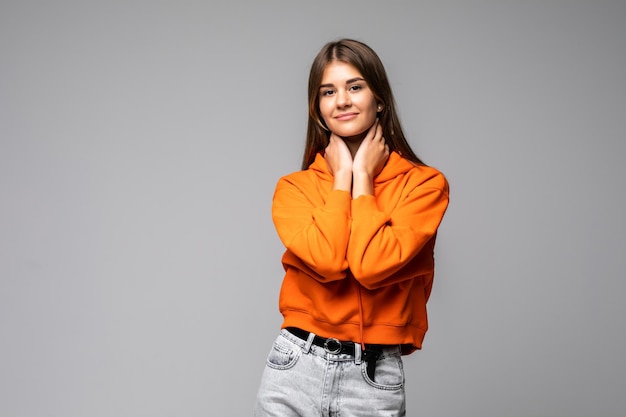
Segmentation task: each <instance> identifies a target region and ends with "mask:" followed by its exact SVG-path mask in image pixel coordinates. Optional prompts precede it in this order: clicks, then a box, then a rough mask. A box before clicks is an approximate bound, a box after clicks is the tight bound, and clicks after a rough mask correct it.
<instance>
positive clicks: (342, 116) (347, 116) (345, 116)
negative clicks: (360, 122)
mask: <svg viewBox="0 0 626 417" xmlns="http://www.w3.org/2000/svg"><path fill="white" fill-rule="evenodd" d="M357 116H358V113H341V114H338V115H337V116H335V119H337V120H341V121H346V120H352V119H354V118H355V117H357Z"/></svg>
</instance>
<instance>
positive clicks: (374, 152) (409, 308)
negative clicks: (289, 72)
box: [254, 39, 448, 417]
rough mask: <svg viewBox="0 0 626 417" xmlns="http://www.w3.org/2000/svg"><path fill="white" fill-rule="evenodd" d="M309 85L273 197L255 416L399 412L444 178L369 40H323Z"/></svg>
mask: <svg viewBox="0 0 626 417" xmlns="http://www.w3.org/2000/svg"><path fill="white" fill-rule="evenodd" d="M308 94H309V121H308V129H307V140H306V148H305V151H304V158H303V162H302V171H298V172H294V173H292V174H290V175H287V176H285V177H283V178H281V179H280V180H279V182H278V184H277V186H276V191H275V194H274V199H273V205H272V217H273V220H274V224H275V226H276V230H277V232H278V235H279V237H280V239H281V241H282V242H283V244H284V245H285V247H286V251H285V253H284V255H283V258H282V263H283V266H284V269H285V276H284V280H283V284H282V288H281V291H280V299H279V308H280V312H281V313H282V315H283V317H284V321H283V324H282V329H281V332H280V334H279V336H278V338H277V339H276V341H275V342H274V345H273V347H272V349H271V351H270V353H269V355H268V358H267V364H266V367H265V371H264V373H263V377H262V381H261V385H260V388H259V392H258V396H257V402H256V407H255V414H254V415H255V416H256V417H262V416H277V417H278V416H279V417H289V416H317V417H319V416H339V415H341V416H345V417H347V416H363V417H373V416H404V415H405V395H404V372H403V368H402V359H401V356H402V355H407V354H410V353H412V352H414V351H415V350H416V349H420V348H421V346H422V340H423V338H424V334H425V333H426V330H427V327H428V326H427V319H426V301H427V300H428V297H429V295H430V290H431V287H432V282H433V273H434V259H433V252H434V247H435V237H436V233H437V229H438V227H439V224H440V222H441V220H442V218H443V216H444V213H445V211H446V208H447V206H448V184H447V181H446V179H445V177H444V176H443V175H442V174H441V173H440V172H439V171H437V170H435V169H434V168H431V167H428V166H426V165H425V164H424V163H422V161H420V159H419V158H418V157H417V156H416V155H415V153H414V152H413V151H412V150H411V148H410V146H409V144H408V143H407V140H406V139H405V137H404V134H403V132H402V128H401V126H400V122H399V119H398V114H397V112H396V109H395V104H394V99H393V95H392V92H391V88H390V85H389V81H388V80H387V75H386V73H385V69H384V67H383V65H382V63H381V61H380V59H379V58H378V56H377V55H376V53H375V52H374V51H373V50H372V49H371V48H369V47H368V46H367V45H365V44H363V43H361V42H358V41H355V40H350V39H342V40H339V41H337V42H330V43H328V44H326V45H325V46H324V47H323V48H322V50H321V51H320V52H319V53H318V55H317V56H316V57H315V60H314V61H313V64H312V66H311V72H310V75H309V88H308Z"/></svg>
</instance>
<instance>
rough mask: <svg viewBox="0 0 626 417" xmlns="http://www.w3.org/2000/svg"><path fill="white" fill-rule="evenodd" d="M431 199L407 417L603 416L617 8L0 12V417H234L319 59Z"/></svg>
mask: <svg viewBox="0 0 626 417" xmlns="http://www.w3.org/2000/svg"><path fill="white" fill-rule="evenodd" d="M342 36H349V37H355V38H357V39H360V40H363V41H365V42H367V43H369V44H370V45H371V46H372V47H373V48H374V49H375V50H376V51H378V53H379V54H380V56H381V58H382V59H383V61H384V62H385V65H386V67H387V69H388V72H389V75H390V78H391V81H392V84H393V88H394V91H395V93H396V96H397V101H398V104H399V108H400V112H401V116H402V118H403V122H404V126H405V129H406V131H407V133H408V135H409V137H410V140H411V143H412V144H413V146H414V147H415V149H416V150H417V151H418V153H419V154H420V155H421V156H422V158H423V159H425V160H426V161H427V162H428V163H430V164H431V165H433V166H436V167H438V168H440V169H441V170H442V171H443V172H444V173H445V174H446V175H447V176H448V179H449V181H450V184H451V190H452V194H451V198H452V200H451V206H450V209H449V211H448V214H447V217H446V218H445V220H444V223H443V225H442V227H441V229H440V235H439V241H438V248H437V268H438V269H437V277H436V284H435V287H434V291H433V295H432V298H431V301H430V304H429V305H430V310H429V311H430V321H431V330H430V331H429V333H428V335H427V337H426V340H425V345H424V349H423V351H421V352H417V353H415V354H414V355H411V356H409V357H407V358H406V361H405V365H406V373H407V397H408V408H409V413H410V415H425V416H437V417H439V416H441V417H452V416H464V417H472V416H476V417H490V416H493V417H501V416H511V417H518V416H519V417H533V416H536V417H545V416H572V417H573V416H590V415H593V416H596V417H603V416H607V417H608V416H617V415H624V414H625V413H626V397H625V396H624V395H623V389H624V386H625V385H626V361H625V360H624V354H623V352H624V351H626V336H625V332H624V327H625V326H624V317H626V306H625V303H624V301H623V294H624V293H625V291H626V280H625V279H624V278H625V275H626V274H625V273H624V270H625V268H626V256H624V247H625V245H626V221H625V220H624V215H623V212H624V210H625V208H626V207H625V206H626V204H625V202H624V179H625V178H626V168H624V165H623V163H622V161H623V158H624V153H625V151H626V145H625V134H624V132H625V128H626V121H625V119H626V117H625V116H626V47H625V45H626V2H623V1H612V2H611V1H587V2H581V1H544V2H539V1H534V2H522V1H520V2H512V1H507V2H496V1H435V0H433V1H416V2H415V1H413V2H384V1H377V2H371V3H365V2H361V1H341V2H329V1H318V2H296V1H286V0H285V1H273V2H256V1H253V0H248V1H238V2H228V3H226V2H224V3H223V4H219V3H214V2H200V1H188V0H182V1H176V2H174V1H171V2H167V1H159V2H147V1H143V2H142V1H138V0H131V1H111V2H104V1H102V2H97V1H91V2H86V1H67V0H64V1H29V0H19V1H18V0H5V1H3V2H2V3H1V4H0V196H1V197H0V198H1V204H0V338H1V341H0V415H1V416H11V417H31V416H32V417H34V416H37V417H39V416H63V417H79V416H80V417H83V416H89V417H99V416H115V417H122V416H129V417H131V416H132V417H142V416H244V415H250V414H251V408H252V404H253V401H254V396H255V393H256V388H257V385H258V382H259V379H260V376H261V372H262V370H263V366H264V361H265V356H266V354H267V352H268V350H269V348H270V346H271V342H272V341H273V339H274V337H275V336H276V334H277V332H278V327H279V325H280V316H279V314H278V311H277V297H278V290H279V286H280V282H281V279H282V270H281V266H280V256H281V254H282V250H283V249H282V246H281V244H280V242H279V240H278V238H277V237H276V234H275V232H274V229H273V226H272V223H271V219H270V205H271V197H272V192H273V189H274V185H275V183H276V180H277V179H278V177H279V176H281V175H283V174H286V173H288V172H291V171H294V170H296V169H298V166H299V161H300V156H301V152H302V149H303V139H304V133H305V121H306V79H307V76H308V68H309V65H310V63H311V60H312V59H313V56H314V55H315V53H316V52H317V51H318V50H319V48H320V47H321V46H322V45H323V44H324V43H325V42H327V41H329V40H332V39H335V38H338V37H342Z"/></svg>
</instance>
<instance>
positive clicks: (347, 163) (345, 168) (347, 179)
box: [324, 133, 352, 191]
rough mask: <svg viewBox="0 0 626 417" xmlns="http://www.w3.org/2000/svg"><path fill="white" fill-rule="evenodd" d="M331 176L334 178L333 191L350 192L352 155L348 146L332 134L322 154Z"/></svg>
mask: <svg viewBox="0 0 626 417" xmlns="http://www.w3.org/2000/svg"><path fill="white" fill-rule="evenodd" d="M324 158H325V159H326V164H327V165H328V169H329V171H330V173H331V174H333V176H334V177H335V181H334V186H333V189H335V190H344V191H350V189H351V188H352V155H351V154H350V149H348V145H346V143H345V142H344V141H343V140H342V139H341V138H340V137H339V136H337V135H335V134H334V133H331V134H330V142H329V143H328V146H327V147H326V150H325V152H324Z"/></svg>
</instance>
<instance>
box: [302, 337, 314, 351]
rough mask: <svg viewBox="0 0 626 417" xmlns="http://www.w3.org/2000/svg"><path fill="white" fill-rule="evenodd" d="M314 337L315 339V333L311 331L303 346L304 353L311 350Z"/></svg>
mask: <svg viewBox="0 0 626 417" xmlns="http://www.w3.org/2000/svg"><path fill="white" fill-rule="evenodd" d="M313 339H315V333H313V332H311V333H309V337H308V338H307V339H306V344H305V345H304V347H303V348H302V351H303V352H304V353H309V352H310V351H311V346H312V345H313Z"/></svg>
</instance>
